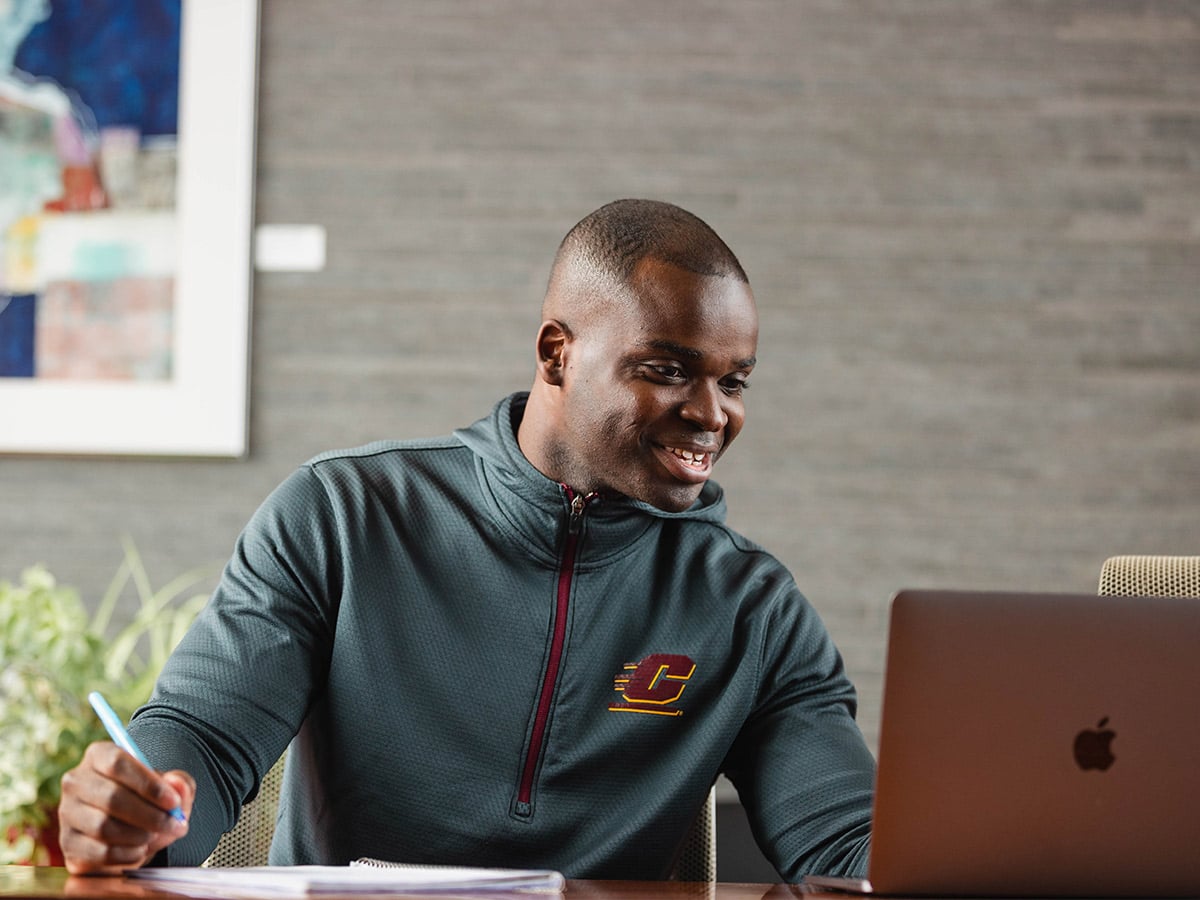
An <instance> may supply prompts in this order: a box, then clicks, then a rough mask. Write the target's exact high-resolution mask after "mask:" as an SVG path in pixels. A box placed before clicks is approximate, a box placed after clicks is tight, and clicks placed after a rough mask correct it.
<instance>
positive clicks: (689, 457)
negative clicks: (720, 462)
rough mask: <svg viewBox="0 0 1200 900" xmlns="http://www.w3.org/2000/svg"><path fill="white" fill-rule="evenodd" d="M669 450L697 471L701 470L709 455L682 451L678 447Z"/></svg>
mask: <svg viewBox="0 0 1200 900" xmlns="http://www.w3.org/2000/svg"><path fill="white" fill-rule="evenodd" d="M667 449H668V450H669V451H671V453H673V454H675V456H678V457H679V458H680V459H682V460H683V461H684V462H685V463H687V464H688V465H690V466H692V467H693V468H696V469H699V468H701V467H702V466H703V465H704V463H705V460H707V459H708V454H707V453H693V452H692V451H691V450H680V449H679V448H678V447H667Z"/></svg>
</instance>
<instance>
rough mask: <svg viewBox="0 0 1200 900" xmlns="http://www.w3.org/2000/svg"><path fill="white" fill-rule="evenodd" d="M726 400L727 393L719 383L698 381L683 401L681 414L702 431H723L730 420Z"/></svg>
mask: <svg viewBox="0 0 1200 900" xmlns="http://www.w3.org/2000/svg"><path fill="white" fill-rule="evenodd" d="M724 400H725V393H724V392H723V391H722V390H721V388H720V386H719V385H717V384H709V383H706V382H698V383H696V384H695V385H694V386H693V387H692V390H691V393H689V395H688V397H687V399H686V400H684V401H683V405H682V406H681V407H680V408H679V415H680V417H681V418H683V419H686V420H687V421H688V422H691V423H692V424H694V425H696V426H697V427H698V428H699V429H700V430H701V431H714V432H716V431H723V430H724V429H725V425H726V423H727V422H728V421H729V415H728V413H726V411H725V406H724Z"/></svg>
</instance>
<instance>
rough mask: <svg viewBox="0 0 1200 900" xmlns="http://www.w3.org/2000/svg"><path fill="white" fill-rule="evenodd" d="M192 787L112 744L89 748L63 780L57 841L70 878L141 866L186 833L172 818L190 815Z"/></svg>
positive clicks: (174, 774) (180, 776)
mask: <svg viewBox="0 0 1200 900" xmlns="http://www.w3.org/2000/svg"><path fill="white" fill-rule="evenodd" d="M195 790H196V788H195V782H194V781H193V780H192V778H191V776H189V775H188V774H187V773H185V772H172V773H170V774H169V775H160V774H159V773H157V772H154V771H153V770H151V769H149V768H147V767H146V766H144V765H142V764H141V763H140V762H138V761H137V760H136V759H134V758H133V757H132V756H130V755H129V754H127V753H125V752H124V751H123V750H121V749H119V748H118V747H116V746H115V745H113V744H110V743H107V742H100V743H96V744H92V745H91V746H89V747H88V748H87V750H86V751H85V752H84V755H83V759H82V760H81V761H80V763H79V765H78V766H76V767H75V768H74V769H71V770H70V771H68V772H66V773H65V774H64V775H63V777H62V800H61V802H60V803H59V813H58V815H59V840H60V842H61V844H62V848H63V856H64V858H65V860H66V864H67V870H68V871H69V872H71V874H74V875H82V874H88V873H102V872H117V871H120V870H121V869H126V868H131V867H137V866H140V865H143V864H145V863H146V862H147V861H149V859H150V858H151V857H152V856H153V855H154V853H156V852H157V851H158V850H159V849H161V848H163V847H165V846H167V845H168V844H170V843H171V842H173V841H175V840H176V839H178V838H179V837H181V836H182V835H184V834H186V833H187V825H186V824H185V823H183V822H180V821H178V820H176V819H175V818H173V817H172V816H171V814H170V810H171V809H173V808H174V807H176V806H180V807H182V808H183V809H184V811H185V813H186V812H189V811H190V810H191V805H192V799H193V797H194V795H195Z"/></svg>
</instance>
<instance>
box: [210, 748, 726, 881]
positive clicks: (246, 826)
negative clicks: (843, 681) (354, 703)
mask: <svg viewBox="0 0 1200 900" xmlns="http://www.w3.org/2000/svg"><path fill="white" fill-rule="evenodd" d="M286 758H287V754H286V753H285V754H284V755H283V756H281V757H279V761H278V762H276V763H275V765H273V766H272V767H271V769H270V771H268V772H267V774H266V775H265V776H264V777H263V780H262V784H261V785H260V786H259V789H258V796H257V797H255V798H254V799H253V800H251V801H250V802H249V803H247V804H246V805H245V806H243V807H242V814H241V815H240V816H239V817H238V820H237V824H236V825H234V826H233V828H231V829H230V830H229V831H227V832H226V833H225V834H224V835H222V836H221V840H220V841H218V842H217V846H216V847H215V848H214V849H213V852H212V853H211V854H210V855H209V857H208V859H206V860H205V861H204V862H203V863H202V865H205V866H265V865H266V864H267V853H268V852H269V851H270V849H271V836H272V835H273V834H274V833H275V813H276V810H277V809H278V808H279V788H280V786H281V785H282V783H283V764H284V760H285V759H286ZM671 880H672V881H716V880H717V792H716V789H715V788H714V789H713V790H711V791H709V792H708V800H707V801H705V803H704V806H703V807H701V809H700V813H699V815H698V816H697V817H696V821H695V822H694V823H693V824H692V828H691V831H689V832H688V836H687V838H686V839H685V840H684V843H683V847H682V849H681V850H680V852H679V858H678V859H677V860H676V862H675V869H674V871H673V872H672V873H671Z"/></svg>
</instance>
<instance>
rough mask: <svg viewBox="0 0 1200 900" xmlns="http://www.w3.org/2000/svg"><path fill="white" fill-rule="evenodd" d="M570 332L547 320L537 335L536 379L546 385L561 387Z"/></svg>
mask: <svg viewBox="0 0 1200 900" xmlns="http://www.w3.org/2000/svg"><path fill="white" fill-rule="evenodd" d="M570 342H571V330H570V329H569V328H567V326H566V325H564V324H563V323H562V322H559V321H558V320H557V319H547V320H546V321H545V322H543V323H542V327H541V328H539V329H538V334H537V371H538V377H539V378H541V379H542V381H544V382H546V383H547V384H552V385H555V386H561V385H562V383H563V372H564V370H565V369H566V355H567V344H569V343H570Z"/></svg>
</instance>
